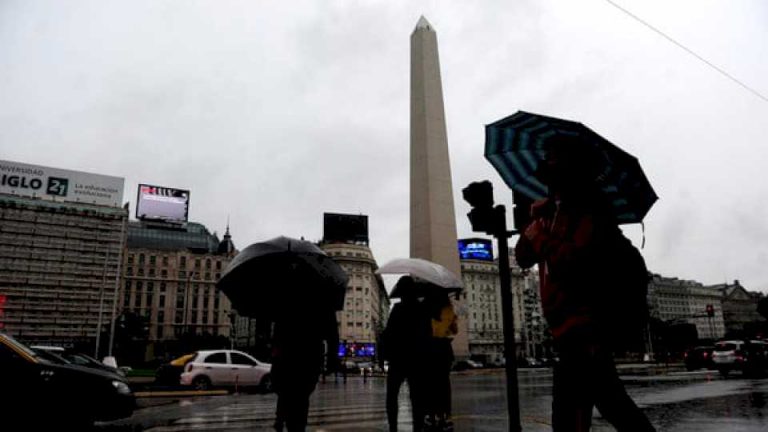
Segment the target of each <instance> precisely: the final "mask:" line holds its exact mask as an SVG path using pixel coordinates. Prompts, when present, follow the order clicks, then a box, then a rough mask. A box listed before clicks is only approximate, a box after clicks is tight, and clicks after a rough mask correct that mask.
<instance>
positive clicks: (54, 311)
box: [0, 194, 128, 351]
mask: <svg viewBox="0 0 768 432" xmlns="http://www.w3.org/2000/svg"><path fill="white" fill-rule="evenodd" d="M127 219H128V210H127V209H125V208H121V207H112V206H102V205H92V204H83V203H70V202H54V201H47V200H42V199H36V198H27V197H20V196H13V195H9V194H0V295H2V296H3V299H4V304H3V308H2V312H1V313H2V315H0V327H2V330H3V331H5V332H7V333H8V334H10V335H12V336H14V337H17V338H18V339H20V340H23V341H25V342H28V343H30V344H52V345H62V346H73V345H76V346H78V347H79V348H80V349H83V350H90V349H93V348H95V346H96V345H97V344H99V343H100V344H101V345H100V347H101V348H102V351H103V348H104V347H106V346H107V344H108V343H109V341H108V337H109V336H108V334H109V330H110V325H111V323H112V321H113V313H114V305H115V298H116V296H115V293H116V291H117V286H118V280H119V279H118V275H119V268H120V262H121V252H122V250H123V239H124V231H125V223H126V221H127ZM97 339H99V341H98V342H97Z"/></svg>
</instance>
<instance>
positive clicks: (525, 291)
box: [461, 259, 549, 364]
mask: <svg viewBox="0 0 768 432" xmlns="http://www.w3.org/2000/svg"><path fill="white" fill-rule="evenodd" d="M498 269H499V267H498V261H487V260H475V259H462V260H461V277H462V280H463V282H464V291H463V293H462V298H463V300H464V302H465V304H466V311H467V314H466V316H467V326H468V335H469V351H470V356H471V357H472V358H473V359H476V360H479V361H481V362H483V363H486V364H502V362H503V360H504V320H503V316H502V302H501V282H500V280H499V270H498ZM510 277H511V280H510V281H511V285H512V287H511V289H512V316H513V318H514V325H515V344H516V358H517V359H518V360H522V359H524V358H527V357H534V358H541V357H542V356H544V355H545V353H546V352H549V351H548V350H547V349H546V343H547V342H548V338H547V337H546V335H547V326H546V323H545V321H544V318H543V315H542V313H541V301H540V298H539V283H538V275H535V274H533V273H532V272H524V271H522V270H521V269H520V268H519V267H517V265H516V264H515V263H514V262H512V263H511V265H510Z"/></svg>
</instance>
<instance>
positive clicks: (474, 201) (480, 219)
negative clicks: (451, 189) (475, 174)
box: [462, 180, 498, 234]
mask: <svg viewBox="0 0 768 432" xmlns="http://www.w3.org/2000/svg"><path fill="white" fill-rule="evenodd" d="M462 195H463V197H464V201H466V202H467V203H469V205H471V206H472V210H471V211H470V212H469V213H467V217H468V218H469V222H470V224H472V231H480V232H484V233H487V234H495V233H496V231H497V228H498V227H497V226H496V225H497V224H496V218H495V214H496V213H495V211H494V209H493V185H492V184H491V182H489V181H488V180H485V181H481V182H474V183H470V184H469V186H467V187H465V188H464V189H463V190H462Z"/></svg>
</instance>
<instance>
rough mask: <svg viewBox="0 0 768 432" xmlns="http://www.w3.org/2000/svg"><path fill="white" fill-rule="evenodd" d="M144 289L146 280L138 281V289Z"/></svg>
mask: <svg viewBox="0 0 768 432" xmlns="http://www.w3.org/2000/svg"><path fill="white" fill-rule="evenodd" d="M142 289H144V282H142V281H138V282H136V291H141V290H142Z"/></svg>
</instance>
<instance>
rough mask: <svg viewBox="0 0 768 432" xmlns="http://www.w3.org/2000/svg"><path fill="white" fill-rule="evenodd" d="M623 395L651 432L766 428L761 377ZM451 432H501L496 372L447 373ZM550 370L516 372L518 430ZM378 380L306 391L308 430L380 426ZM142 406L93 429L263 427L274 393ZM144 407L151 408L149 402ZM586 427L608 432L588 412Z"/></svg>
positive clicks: (650, 384)
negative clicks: (310, 395)
mask: <svg viewBox="0 0 768 432" xmlns="http://www.w3.org/2000/svg"><path fill="white" fill-rule="evenodd" d="M623 378H624V380H625V382H626V385H627V388H628V390H629V392H630V394H631V396H632V397H633V398H634V399H635V401H636V402H637V403H638V404H639V405H640V406H641V408H642V409H643V410H644V411H645V412H646V414H647V415H648V417H649V418H650V420H651V422H652V423H653V424H654V425H655V426H656V427H657V429H658V430H659V431H724V430H728V431H765V430H768V379H744V378H742V377H739V376H734V377H732V378H729V379H721V378H720V377H719V376H718V375H717V373H716V372H706V371H698V372H679V373H671V374H669V375H660V376H624V377H623ZM452 382H453V401H454V419H455V423H456V430H457V431H506V430H507V428H506V412H505V409H506V402H505V397H504V375H503V372H502V371H498V370H494V371H482V372H481V373H473V374H456V375H453V376H452ZM551 385H552V375H551V373H550V372H549V371H548V370H546V369H534V370H528V371H522V372H521V373H520V397H521V413H522V420H523V430H525V431H547V430H550V419H549V416H550V405H551V401H552V398H551ZM384 396H385V392H384V379H383V378H372V379H369V380H368V381H367V382H363V380H362V379H360V378H359V377H355V378H350V379H349V380H348V381H347V382H346V383H343V382H342V380H341V379H340V380H339V381H338V382H335V381H334V380H333V379H329V380H328V381H327V382H326V383H324V384H323V383H321V384H319V386H318V389H317V391H316V392H315V394H314V395H313V398H312V405H311V408H310V420H309V423H310V430H314V431H323V430H334V431H385V430H386V415H385V412H384ZM140 405H142V406H145V408H142V409H139V410H138V411H136V413H135V414H134V416H133V417H131V418H130V419H126V420H124V421H121V422H117V423H112V424H103V425H99V426H98V427H97V430H99V431H102V432H107V431H126V430H130V431H152V432H164V431H169V432H170V431H255V430H269V428H270V427H271V425H272V423H273V421H274V405H275V396H274V395H272V394H266V395H265V394H239V395H228V396H218V397H207V398H197V399H186V400H180V401H168V400H166V401H163V400H161V399H143V400H141V401H140ZM149 405H152V406H149ZM409 418H410V412H409V409H408V402H407V395H406V394H405V392H403V394H401V416H400V430H402V431H407V430H410V427H409V424H408V420H409ZM593 430H596V431H610V430H613V429H612V428H611V427H610V425H608V424H607V423H606V422H605V421H603V420H602V419H601V418H600V416H599V414H597V413H596V415H595V421H594V427H593Z"/></svg>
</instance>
